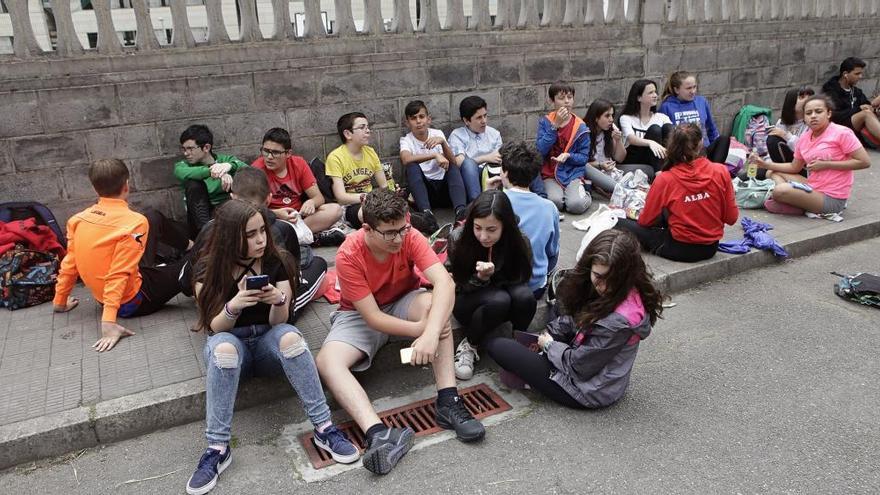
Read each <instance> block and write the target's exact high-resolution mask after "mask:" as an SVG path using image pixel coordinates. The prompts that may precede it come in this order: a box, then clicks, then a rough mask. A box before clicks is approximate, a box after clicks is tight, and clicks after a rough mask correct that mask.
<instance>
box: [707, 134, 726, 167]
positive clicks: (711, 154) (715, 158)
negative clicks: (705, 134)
mask: <svg viewBox="0 0 880 495" xmlns="http://www.w3.org/2000/svg"><path fill="white" fill-rule="evenodd" d="M728 152H730V136H727V135H724V136H718V138H716V139H715V141H712V143H710V144H709V147H708V148H706V158H708V159H709V161H711V162H714V163H720V164H722V165H723V164H724V162H726V161H727V153H728Z"/></svg>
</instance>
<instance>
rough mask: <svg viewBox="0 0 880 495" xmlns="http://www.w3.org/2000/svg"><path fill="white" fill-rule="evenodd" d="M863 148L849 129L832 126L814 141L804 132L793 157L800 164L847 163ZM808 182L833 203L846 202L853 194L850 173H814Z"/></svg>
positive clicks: (836, 171)
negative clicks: (824, 161)
mask: <svg viewBox="0 0 880 495" xmlns="http://www.w3.org/2000/svg"><path fill="white" fill-rule="evenodd" d="M861 147H862V143H860V142H859V138H857V137H856V135H855V133H854V132H853V131H852V129H850V128H848V127H844V126H842V125H838V124H835V123H834V122H831V123H830V124H828V127H826V128H825V132H823V133H822V134H821V135H820V136H819V137H818V138H815V139H813V131H807V132H805V133H804V134H803V135H802V136H801V137H800V139H798V142H797V146H795V150H794V157H795V158H797V159H798V160H803V162H804V163H805V164H806V163H810V162H811V161H813V160H831V161H842V160H847V159H848V158H849V156H850V155H851V154H852V153H853V152H854V151H856V150H858V149H859V148H861ZM807 182H808V183H809V184H810V186H812V187H813V189H815V190H816V191H819V192H821V193H823V194H825V195H827V196H830V197H832V198H834V199H847V198H849V193H850V191H851V190H852V185H853V171H852V170H817V171H815V172H811V173H810V177H809V179H807Z"/></svg>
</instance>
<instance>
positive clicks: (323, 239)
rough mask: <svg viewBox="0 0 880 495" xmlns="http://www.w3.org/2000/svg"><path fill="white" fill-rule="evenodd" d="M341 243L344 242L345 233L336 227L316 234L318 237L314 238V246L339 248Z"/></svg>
mask: <svg viewBox="0 0 880 495" xmlns="http://www.w3.org/2000/svg"><path fill="white" fill-rule="evenodd" d="M343 242H345V232H343V231H342V229H340V228H338V227H333V228H330V229H327V230H322V231H321V232H318V235H316V236H315V242H314V246H316V247H326V246H339V245H342V243H343Z"/></svg>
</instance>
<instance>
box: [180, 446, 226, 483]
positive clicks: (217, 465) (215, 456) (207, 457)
mask: <svg viewBox="0 0 880 495" xmlns="http://www.w3.org/2000/svg"><path fill="white" fill-rule="evenodd" d="M230 464H232V447H230V446H228V445H227V446H226V452H225V453H223V454H221V453H220V451H219V450H215V449H206V450H205V453H204V454H202V458H201V459H199V467H197V468H196V471H195V472H194V473H193V474H192V476H190V477H189V481H187V482H186V493H188V494H189V495H203V494H205V493H208V492H210V491H211V490H212V489H213V488H214V486H215V485H216V484H217V478H218V477H219V476H220V473H222V472H223V471H224V470H225V469H226V468H228V467H229V465H230Z"/></svg>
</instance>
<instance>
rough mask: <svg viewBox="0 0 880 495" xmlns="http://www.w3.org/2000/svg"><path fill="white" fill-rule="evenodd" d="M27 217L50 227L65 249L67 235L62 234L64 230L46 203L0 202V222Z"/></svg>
mask: <svg viewBox="0 0 880 495" xmlns="http://www.w3.org/2000/svg"><path fill="white" fill-rule="evenodd" d="M27 218H34V219H36V220H37V224H38V225H45V226H47V227H49V228H50V229H52V232H54V233H55V237H57V238H58V243H59V244H61V246H62V247H63V248H64V249H65V250H67V237H66V236H65V235H64V230H62V229H61V227H60V226H59V225H58V221H57V220H55V215H53V214H52V210H50V209H49V208H48V207H47V206H46V205H44V204H43V203H38V202H36V201H11V202H8V203H0V222H7V223H8V222H12V221H14V220H25V219H27Z"/></svg>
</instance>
